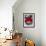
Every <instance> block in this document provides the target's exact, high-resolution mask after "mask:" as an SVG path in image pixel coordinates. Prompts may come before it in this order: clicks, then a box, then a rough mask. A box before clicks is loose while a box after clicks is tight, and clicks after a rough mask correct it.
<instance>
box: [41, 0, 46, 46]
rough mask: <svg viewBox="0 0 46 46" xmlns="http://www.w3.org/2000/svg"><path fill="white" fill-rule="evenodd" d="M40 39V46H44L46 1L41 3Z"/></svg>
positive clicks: (43, 0)
mask: <svg viewBox="0 0 46 46" xmlns="http://www.w3.org/2000/svg"><path fill="white" fill-rule="evenodd" d="M41 38H42V46H46V0H42V1H41Z"/></svg>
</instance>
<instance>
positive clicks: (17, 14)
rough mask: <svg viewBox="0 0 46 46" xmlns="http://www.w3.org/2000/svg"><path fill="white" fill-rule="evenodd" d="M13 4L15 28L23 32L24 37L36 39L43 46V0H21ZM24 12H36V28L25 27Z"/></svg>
mask: <svg viewBox="0 0 46 46" xmlns="http://www.w3.org/2000/svg"><path fill="white" fill-rule="evenodd" d="M18 2H19V4H18V3H16V5H17V6H16V5H14V6H13V14H14V20H15V21H14V24H15V30H18V32H22V33H23V37H24V38H25V39H26V38H27V39H31V40H33V41H35V44H36V46H41V26H40V17H41V0H22V1H21V0H20V1H18ZM20 2H21V3H20ZM23 13H35V28H24V27H23Z"/></svg>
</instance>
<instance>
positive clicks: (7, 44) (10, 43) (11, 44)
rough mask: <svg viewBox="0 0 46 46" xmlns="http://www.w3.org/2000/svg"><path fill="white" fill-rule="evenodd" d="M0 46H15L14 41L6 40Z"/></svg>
mask: <svg viewBox="0 0 46 46" xmlns="http://www.w3.org/2000/svg"><path fill="white" fill-rule="evenodd" d="M0 46H16V44H15V39H13V40H6V42H4V43H3V44H1V45H0Z"/></svg>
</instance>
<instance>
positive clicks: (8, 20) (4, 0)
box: [0, 0, 16, 29]
mask: <svg viewBox="0 0 46 46" xmlns="http://www.w3.org/2000/svg"><path fill="white" fill-rule="evenodd" d="M15 2H16V0H0V27H7V28H9V29H12V6H13V4H14V3H15Z"/></svg>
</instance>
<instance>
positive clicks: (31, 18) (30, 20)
mask: <svg viewBox="0 0 46 46" xmlns="http://www.w3.org/2000/svg"><path fill="white" fill-rule="evenodd" d="M23 27H25V28H34V27H35V13H23Z"/></svg>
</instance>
